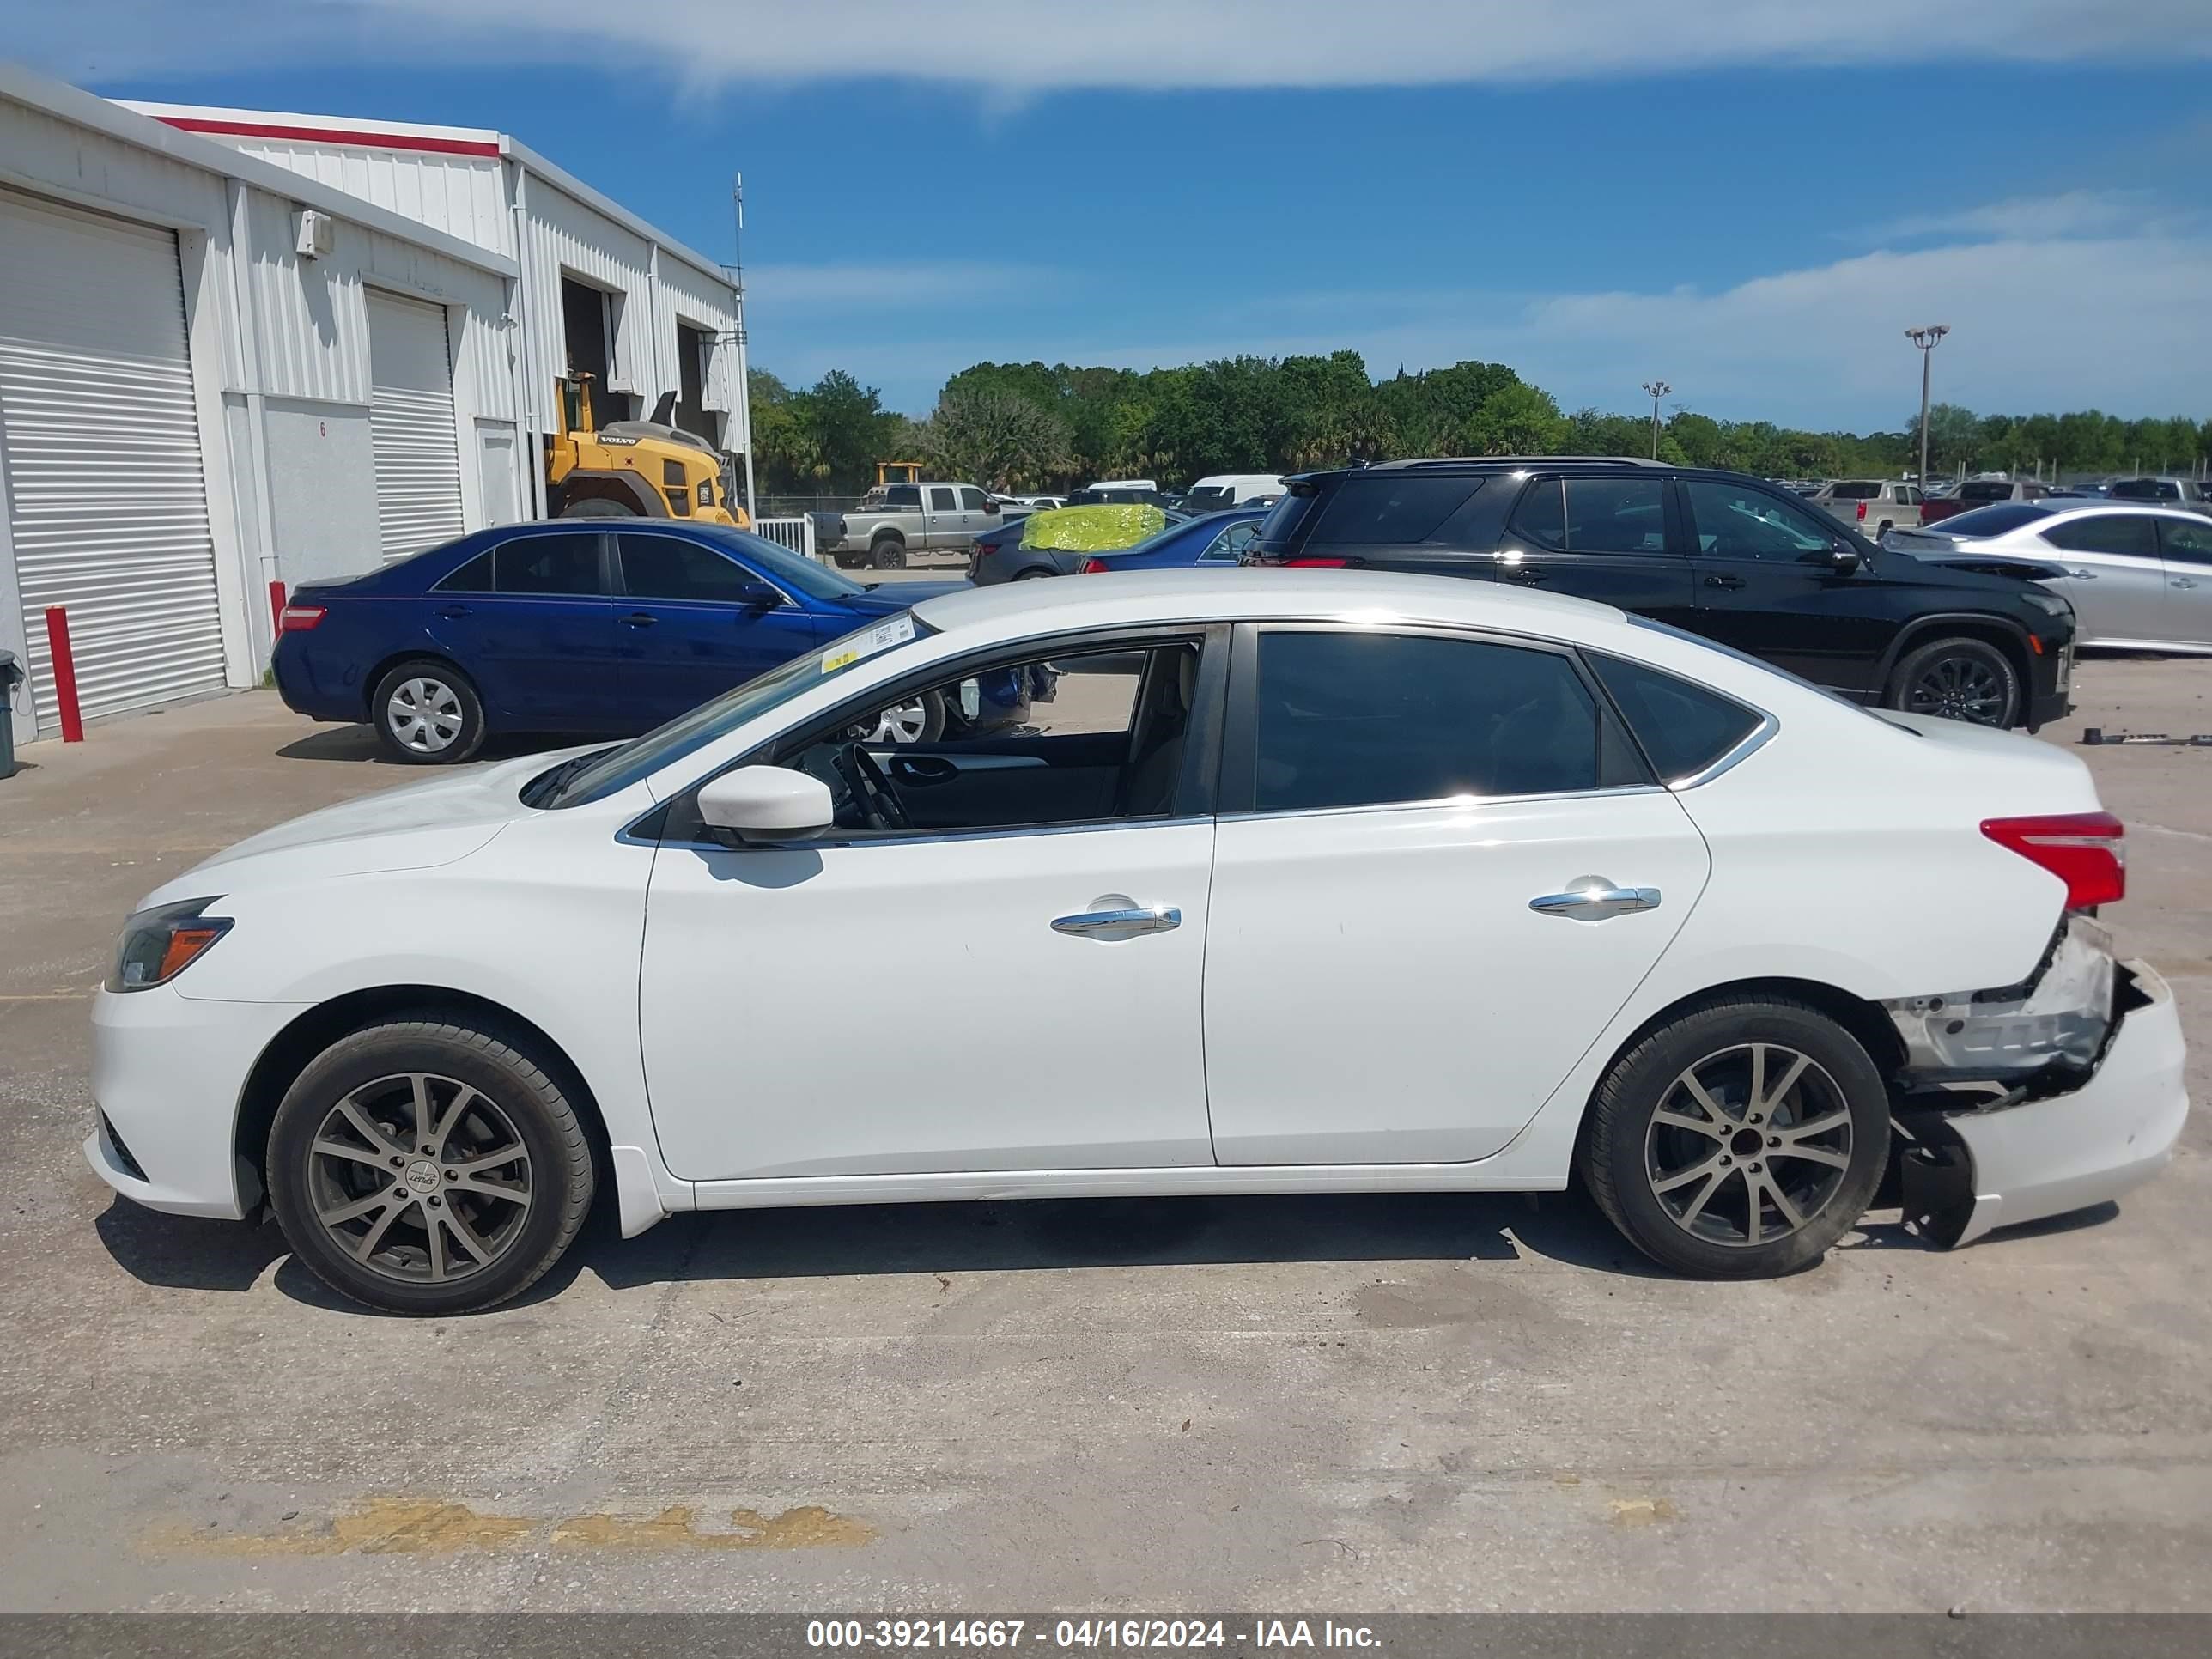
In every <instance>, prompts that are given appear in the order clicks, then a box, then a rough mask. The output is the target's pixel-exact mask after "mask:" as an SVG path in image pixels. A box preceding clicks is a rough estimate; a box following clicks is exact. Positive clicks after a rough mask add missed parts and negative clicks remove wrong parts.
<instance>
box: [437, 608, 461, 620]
mask: <svg viewBox="0 0 2212 1659" xmlns="http://www.w3.org/2000/svg"><path fill="white" fill-rule="evenodd" d="M438 614H439V615H440V616H441V617H444V618H445V619H446V620H447V622H459V621H460V619H461V618H462V617H465V616H467V615H468V614H469V608H468V606H466V605H441V606H440V607H439V608H438Z"/></svg>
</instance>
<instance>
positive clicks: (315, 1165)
mask: <svg viewBox="0 0 2212 1659" xmlns="http://www.w3.org/2000/svg"><path fill="white" fill-rule="evenodd" d="M268 1175H269V1180H268V1186H269V1195H270V1203H271V1205H272V1206H273V1207H274V1209H275V1210H276V1219H277V1221H278V1223H279V1225H282V1226H283V1230H284V1236H285V1237H286V1238H287V1239H289V1241H290V1243H291V1245H292V1249H293V1251H294V1253H295V1255H297V1256H298V1257H299V1259H300V1260H301V1261H302V1262H303V1263H305V1264H306V1265H307V1267H309V1268H310V1269H312V1270H313V1273H315V1275H316V1277H318V1278H319V1279H322V1280H323V1281H324V1283H325V1284H327V1285H330V1286H331V1288H332V1289H333V1290H336V1291H340V1292H342V1293H343V1294H344V1295H345V1296H348V1297H351V1298H352V1299H354V1300H355V1301H356V1302H362V1303H366V1304H368V1305H369V1306H370V1307H373V1308H380V1309H382V1310H386V1311H387V1312H391V1313H404V1314H441V1313H467V1312H472V1311H474V1310H477V1309H479V1308H489V1307H492V1306H494V1305H495V1304H498V1303H501V1302H504V1301H506V1300H507V1299H508V1298H509V1297H513V1296H515V1295H518V1294H520V1292H521V1291H523V1290H525V1289H526V1288H527V1287H528V1286H529V1285H532V1284H533V1283H535V1282H536V1281H537V1279H538V1278H539V1277H540V1276H541V1275H542V1274H543V1273H544V1272H545V1271H546V1269H548V1268H549V1267H551V1266H552V1265H553V1264H554V1263H555V1262H556V1261H558V1260H559V1259H560V1258H561V1255H562V1252H564V1251H565V1250H567V1249H568V1245H569V1243H570V1242H571V1241H572V1240H574V1237H575V1236H576V1230H577V1228H579V1227H580V1226H581V1225H583V1219H584V1216H585V1212H586V1211H587V1210H589V1209H590V1207H591V1202H592V1155H591V1148H590V1146H589V1145H588V1144H587V1143H586V1139H585V1136H584V1131H583V1127H582V1126H581V1124H580V1122H579V1121H578V1120H577V1116H576V1112H575V1109H574V1106H573V1105H572V1104H571V1103H570V1102H569V1100H568V1097H567V1095H566V1094H565V1092H564V1091H563V1090H562V1085H560V1084H559V1083H557V1082H556V1080H555V1079H554V1078H553V1077H552V1076H551V1075H550V1073H549V1072H548V1070H547V1069H546V1067H545V1066H544V1065H543V1064H541V1063H540V1061H539V1060H538V1058H537V1057H536V1056H534V1055H533V1054H532V1053H531V1052H530V1048H529V1044H528V1043H527V1042H526V1040H524V1039H522V1038H520V1036H515V1035H513V1034H510V1033H507V1032H505V1031H502V1030H499V1029H497V1028H496V1027H494V1026H491V1025H489V1024H472V1023H469V1022H465V1021H459V1020H456V1021H452V1022H447V1021H443V1020H440V1019H437V1018H420V1019H404V1020H393V1021H391V1022H388V1023H386V1024H379V1025H373V1026H370V1027H368V1029H367V1030H360V1031H356V1032H355V1033H353V1034H352V1035H351V1036H347V1037H343V1038H341V1039H340V1040H339V1041H338V1042H335V1043H333V1044H332V1045H331V1047H330V1048H327V1049H325V1050H324V1052H323V1053H322V1054H321V1055H320V1056H319V1058H317V1059H316V1060H314V1062H313V1064H311V1065H310V1066H308V1067H307V1070H306V1071H304V1072H302V1073H301V1074H300V1076H299V1078H298V1079H297V1080H296V1081H295V1082H294V1084H293V1085H292V1086H291V1088H290V1089H289V1091H286V1093H285V1096H284V1099H283V1103H282V1104H281V1105H279V1106H278V1108H277V1109H276V1121H275V1123H274V1124H273V1125H272V1127H271V1128H270V1137H269V1169H268Z"/></svg>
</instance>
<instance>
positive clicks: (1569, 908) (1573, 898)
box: [1528, 876, 1659, 921]
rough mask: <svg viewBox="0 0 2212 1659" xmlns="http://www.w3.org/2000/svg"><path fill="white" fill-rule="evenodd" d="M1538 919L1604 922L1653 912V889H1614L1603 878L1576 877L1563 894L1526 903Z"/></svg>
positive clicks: (1655, 896) (1656, 892) (1655, 903)
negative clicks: (1640, 911)
mask: <svg viewBox="0 0 2212 1659" xmlns="http://www.w3.org/2000/svg"><path fill="white" fill-rule="evenodd" d="M1528 908H1530V909H1531V910H1534V911H1535V912H1536V913H1537V914H1538V915H1546V916H1565V917H1566V918H1567V920H1568V921H1604V920H1605V919H1606V918H1607V916H1619V915H1627V914H1628V913H1629V912H1630V911H1632V910H1656V909H1657V908H1659V890H1658V889H1657V888H1656V887H1616V886H1615V885H1614V884H1613V883H1612V882H1611V881H1610V880H1608V879H1607V878H1605V877H1603V876H1577V877H1576V878H1574V879H1573V880H1572V881H1571V882H1569V883H1568V884H1567V890H1566V891H1565V892H1564V893H1547V894H1545V895H1544V896H1542V897H1541V898H1532V899H1530V900H1529V901H1528Z"/></svg>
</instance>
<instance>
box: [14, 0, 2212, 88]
mask: <svg viewBox="0 0 2212 1659" xmlns="http://www.w3.org/2000/svg"><path fill="white" fill-rule="evenodd" d="M17 9H18V11H19V12H20V14H21V15H18V16H16V17H15V18H14V19H12V20H11V23H10V28H9V50H10V51H11V52H14V53H15V54H17V55H19V56H21V57H23V58H27V59H29V60H30V61H33V62H35V63H38V64H41V65H42V66H44V67H46V68H48V69H51V70H55V71H57V72H58V73H61V74H63V75H65V76H71V77H74V78H77V79H87V78H91V79H101V78H106V79H115V78H124V77H130V78H134V79H139V78H143V79H149V80H152V79H158V80H163V81H172V82H173V81H176V80H179V79H183V78H186V77H189V76H192V75H195V74H197V73H200V72H203V71H205V70H210V69H237V68H240V67H243V66H246V65H261V66H266V65H270V64H283V63H296V62H302V61H313V60H320V59H324V58H328V57H330V56H332V55H334V54H338V53H343V55H344V56H345V58H347V59H348V61H353V62H361V61H373V60H376V59H382V60H383V61H386V62H392V63H417V62H420V61H421V60H422V53H423V52H424V50H425V46H426V43H435V52H436V56H437V58H438V61H439V62H440V63H441V64H444V65H447V66H449V67H450V66H452V65H453V64H471V63H475V64H485V63H499V64H511V63H515V62H529V61H538V62H546V61H562V62H569V63H582V64H591V65H593V66H595V67H599V66H605V67H612V66H616V65H620V66H622V67H623V69H624V70H643V71H645V72H647V73H651V74H654V75H657V76H663V77H665V78H669V79H674V80H678V81H680V82H683V83H684V84H685V85H686V86H689V87H690V88H694V89H702V88H718V87H722V86H728V85H733V84H736V85H742V84H745V83H749V82H763V81H765V82H804V81H822V80H840V79H858V78H878V77H892V78H906V79H912V80H916V81H929V82H954V83H957V84H961V85H964V86H970V87H980V88H987V90H988V91H989V92H990V93H991V94H992V96H993V97H994V99H1001V100H1003V99H1018V98H1020V97H1021V96H1023V95H1024V94H1028V93H1030V92H1033V91H1043V90H1048V89H1052V88H1066V87H1133V88H1193V87H1195V88H1219V87H1230V86H1246V87H1317V86H1413V85H1425V84H1427V85H1433V84H1449V83H1455V82H1498V81H1504V82H1512V83H1514V84H1522V83H1525V82H1530V81H1578V80H1588V79H1593V78H1605V77H1620V76H1644V75H1655V74H1663V73H1667V72H1669V71H1674V70H1686V69H1705V68H1711V67H1717V66H1723V65H1729V64H1880V65H1885V66H1887V65H1893V64H1897V63H1899V61H1901V60H1905V59H1911V60H1913V61H1919V62H1929V61H1941V60H1942V59H1943V58H1947V57H1948V58H1953V59H1956V58H1960V57H1972V58H1998V59H2018V60H2039V61H2057V60H2062V59H2066V58H2081V57H2101V58H2136V57H2137V56H2139V55H2141V54H2142V53H2145V52H2155V53H2157V54H2158V55H2159V56H2160V58H2162V59H2166V60H2171V59H2172V58H2175V57H2177V56H2179V57H2194V58H2204V57H2208V56H2212V33H2208V32H2207V31H2206V30H2205V28H2204V27H2203V22H2204V16H2203V0H2131V3H2130V4H2128V5H2126V6H2124V7H2115V6H2112V5H2111V4H2110V3H2109V0H1945V3H1943V4H1941V5H1929V4H1928V3H1926V0H1858V3H1857V4H1854V5H1849V6H1843V5H1837V4H1835V3H1833V0H1796V3H1777V0H1674V3H1671V4H1660V3H1656V0H1367V3H1365V4H1364V5H1358V6H1347V5H1346V4H1344V3H1342V0H1202V3H1200V4H1196V5H1193V4H1191V3H1188V0H1119V3H1115V4H1112V5H1106V6H1102V5H1098V4H1097V3H1095V0H940V3H938V4H935V5H916V4H914V3H912V0H805V3H799V4H793V3H789V0H659V3H657V4H656V5H654V6H653V8H652V9H651V14H650V26H649V27H641V26H640V22H639V14H637V13H636V12H635V10H633V9H625V8H623V7H621V6H610V5H608V4H606V3H605V0H320V3H301V0H227V3H223V4H222V6H221V7H220V10H219V15H216V16H211V15H210V13H211V12H215V11H216V8H214V7H210V6H209V5H206V4H204V3H203V4H199V5H194V4H189V3H179V0H77V3H73V4H70V5H65V6H47V5H24V6H21V7H19V8H17ZM671 43H678V44H677V45H676V46H671Z"/></svg>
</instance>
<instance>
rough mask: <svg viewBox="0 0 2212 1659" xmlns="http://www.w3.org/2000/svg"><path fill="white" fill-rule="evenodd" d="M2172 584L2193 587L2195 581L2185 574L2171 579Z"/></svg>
mask: <svg viewBox="0 0 2212 1659" xmlns="http://www.w3.org/2000/svg"><path fill="white" fill-rule="evenodd" d="M2173 585H2174V586H2176V587H2194V586H2197V584H2196V582H2195V581H2194V580H2192V579H2191V578H2190V577H2187V576H2176V577H2175V578H2174V579H2173Z"/></svg>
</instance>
